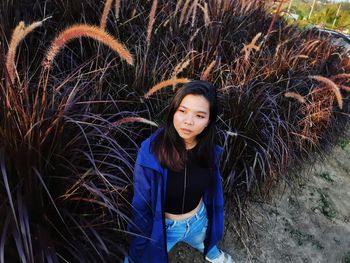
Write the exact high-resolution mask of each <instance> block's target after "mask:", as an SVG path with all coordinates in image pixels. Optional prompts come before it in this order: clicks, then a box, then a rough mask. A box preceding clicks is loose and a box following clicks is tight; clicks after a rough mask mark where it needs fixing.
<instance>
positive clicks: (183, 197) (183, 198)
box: [182, 165, 187, 214]
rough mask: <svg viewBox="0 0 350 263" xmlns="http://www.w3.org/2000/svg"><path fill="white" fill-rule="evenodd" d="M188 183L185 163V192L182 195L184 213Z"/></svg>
mask: <svg viewBox="0 0 350 263" xmlns="http://www.w3.org/2000/svg"><path fill="white" fill-rule="evenodd" d="M186 184H187V165H185V178H184V194H183V196H182V214H183V213H184V208H185V198H186Z"/></svg>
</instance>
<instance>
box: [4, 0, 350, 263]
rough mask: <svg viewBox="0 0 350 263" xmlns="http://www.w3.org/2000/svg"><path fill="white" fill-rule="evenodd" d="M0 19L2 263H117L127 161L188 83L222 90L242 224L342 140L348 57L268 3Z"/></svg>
mask: <svg viewBox="0 0 350 263" xmlns="http://www.w3.org/2000/svg"><path fill="white" fill-rule="evenodd" d="M0 5H1V9H0V17H1V20H0V21H1V23H0V26H1V36H0V42H1V57H0V62H1V63H0V66H1V82H0V107H1V109H0V167H1V176H0V178H1V179H0V182H1V187H0V200H1V204H0V229H1V235H0V236H1V239H0V262H20V261H22V262H42V261H52V262H65V261H67V262H73V261H79V262H111V261H113V262H118V261H120V260H121V258H122V257H123V254H125V251H126V250H125V248H126V244H127V242H126V235H125V234H126V232H127V231H126V228H125V227H126V225H127V223H128V222H129V221H130V210H131V207H130V198H131V196H132V172H133V166H134V162H135V157H136V154H137V151H138V147H139V145H140V142H141V141H142V140H143V139H145V138H146V137H148V136H149V135H150V134H151V133H152V132H153V131H154V130H155V129H157V127H158V126H160V125H162V124H163V123H164V120H165V113H166V110H167V106H168V102H169V100H170V98H171V97H172V96H173V94H174V92H175V91H176V89H177V88H179V87H181V85H182V84H183V83H186V82H187V81H188V80H191V79H205V80H208V81H210V82H212V83H214V84H215V86H216V87H217V90H218V97H219V103H220V106H221V111H220V114H219V117H218V120H217V124H218V131H217V133H218V143H219V144H221V145H222V146H223V147H224V154H223V156H222V159H221V171H222V176H223V182H224V188H225V194H226V203H227V204H228V205H229V206H230V207H233V208H232V209H235V210H236V211H238V213H235V215H236V216H237V218H239V217H241V216H242V214H243V213H244V209H245V204H246V201H247V200H249V199H252V198H254V199H259V198H264V197H265V196H268V195H269V193H271V190H272V189H273V185H274V184H276V183H277V182H278V181H280V180H282V179H284V178H285V176H284V175H285V174H286V173H287V172H288V171H290V170H293V169H295V168H296V167H299V166H300V165H301V164H304V163H310V162H312V161H313V160H314V158H316V157H318V156H322V155H324V153H326V152H327V150H328V149H330V148H331V147H332V146H333V145H334V144H335V142H336V140H337V139H338V138H339V136H341V135H342V134H343V133H344V131H345V130H346V127H347V123H348V120H349V92H350V77H349V76H350V59H349V56H348V55H347V54H346V52H345V51H344V50H343V48H342V47H338V46H335V45H334V44H332V42H331V40H330V39H326V38H324V37H322V36H320V35H319V34H318V32H317V31H316V30H312V29H310V30H304V31H301V30H300V29H298V28H297V27H296V26H294V25H287V24H286V23H285V21H284V20H283V19H282V18H281V17H279V16H278V14H279V12H275V13H274V14H271V5H270V3H269V2H267V1H259V0H254V1H245V0H239V1H233V0H221V1H219V0H196V1H187V0H179V1H160V0H158V1H157V0H153V1H135V0H130V1H120V0H117V1H108V0H107V1H106V2H105V3H102V2H97V1H91V0H86V1H78V2H76V1H55V0H48V1H43V3H41V2H40V1H37V2H35V4H34V5H33V6H32V5H31V6H30V8H29V6H26V5H27V4H26V3H24V2H21V1H7V0H5V1H2V3H1V4H0ZM278 9H279V8H278V5H277V6H276V10H275V11H278ZM5 10H6V11H5ZM21 21H24V22H21ZM33 21H39V22H38V23H37V24H31V23H33ZM30 24H31V25H32V26H27V27H26V26H25V25H30ZM17 25H20V27H21V30H22V31H21V32H22V33H21V35H16V34H17V33H18V32H17V31H18V30H19V29H18V27H17V29H16V26H17ZM33 25H36V26H35V29H34V26H33ZM39 25H40V27H39ZM29 29H34V30H29ZM14 30H15V31H14ZM16 30H17V31H16ZM13 31H14V32H13ZM16 32H17V33H16ZM23 32H25V34H23ZM11 39H12V40H11ZM50 47H51V48H50ZM48 58H49V59H48ZM232 220H233V219H232Z"/></svg>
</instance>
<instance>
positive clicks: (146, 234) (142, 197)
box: [128, 162, 153, 262]
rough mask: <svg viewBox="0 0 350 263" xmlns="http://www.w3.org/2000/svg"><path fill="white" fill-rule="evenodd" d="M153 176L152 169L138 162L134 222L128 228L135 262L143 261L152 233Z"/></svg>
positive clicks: (131, 255) (132, 256) (134, 197)
mask: <svg viewBox="0 0 350 263" xmlns="http://www.w3.org/2000/svg"><path fill="white" fill-rule="evenodd" d="M151 174H152V170H151V169H148V168H146V167H143V166H142V165H140V164H138V163H137V162H136V165H135V169H134V196H133V199H132V221H131V223H129V226H128V230H129V232H130V235H131V239H130V246H129V257H130V258H131V259H132V260H133V262H137V260H139V259H142V255H143V253H144V252H145V249H147V243H148V242H149V238H150V235H151V231H152V222H153V221H152V218H153V216H152V214H153V212H152V205H151V194H152V193H151Z"/></svg>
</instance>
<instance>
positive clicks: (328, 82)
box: [310, 76, 343, 109]
mask: <svg viewBox="0 0 350 263" xmlns="http://www.w3.org/2000/svg"><path fill="white" fill-rule="evenodd" d="M310 78H311V79H313V80H316V81H318V82H321V83H323V84H325V85H326V87H329V88H330V89H331V91H332V92H333V93H334V95H335V97H336V98H337V102H338V106H339V108H340V109H342V108H343V97H342V95H341V93H340V90H339V88H338V86H337V84H335V83H334V82H333V81H332V80H330V79H329V78H325V77H323V76H310Z"/></svg>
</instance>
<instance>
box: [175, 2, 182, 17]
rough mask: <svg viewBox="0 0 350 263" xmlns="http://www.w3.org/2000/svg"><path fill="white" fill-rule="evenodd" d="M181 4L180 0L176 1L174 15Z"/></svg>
mask: <svg viewBox="0 0 350 263" xmlns="http://www.w3.org/2000/svg"><path fill="white" fill-rule="evenodd" d="M181 4H182V0H178V1H177V4H176V7H175V12H174V16H175V15H176V14H177V12H178V11H179V9H180V6H181Z"/></svg>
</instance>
